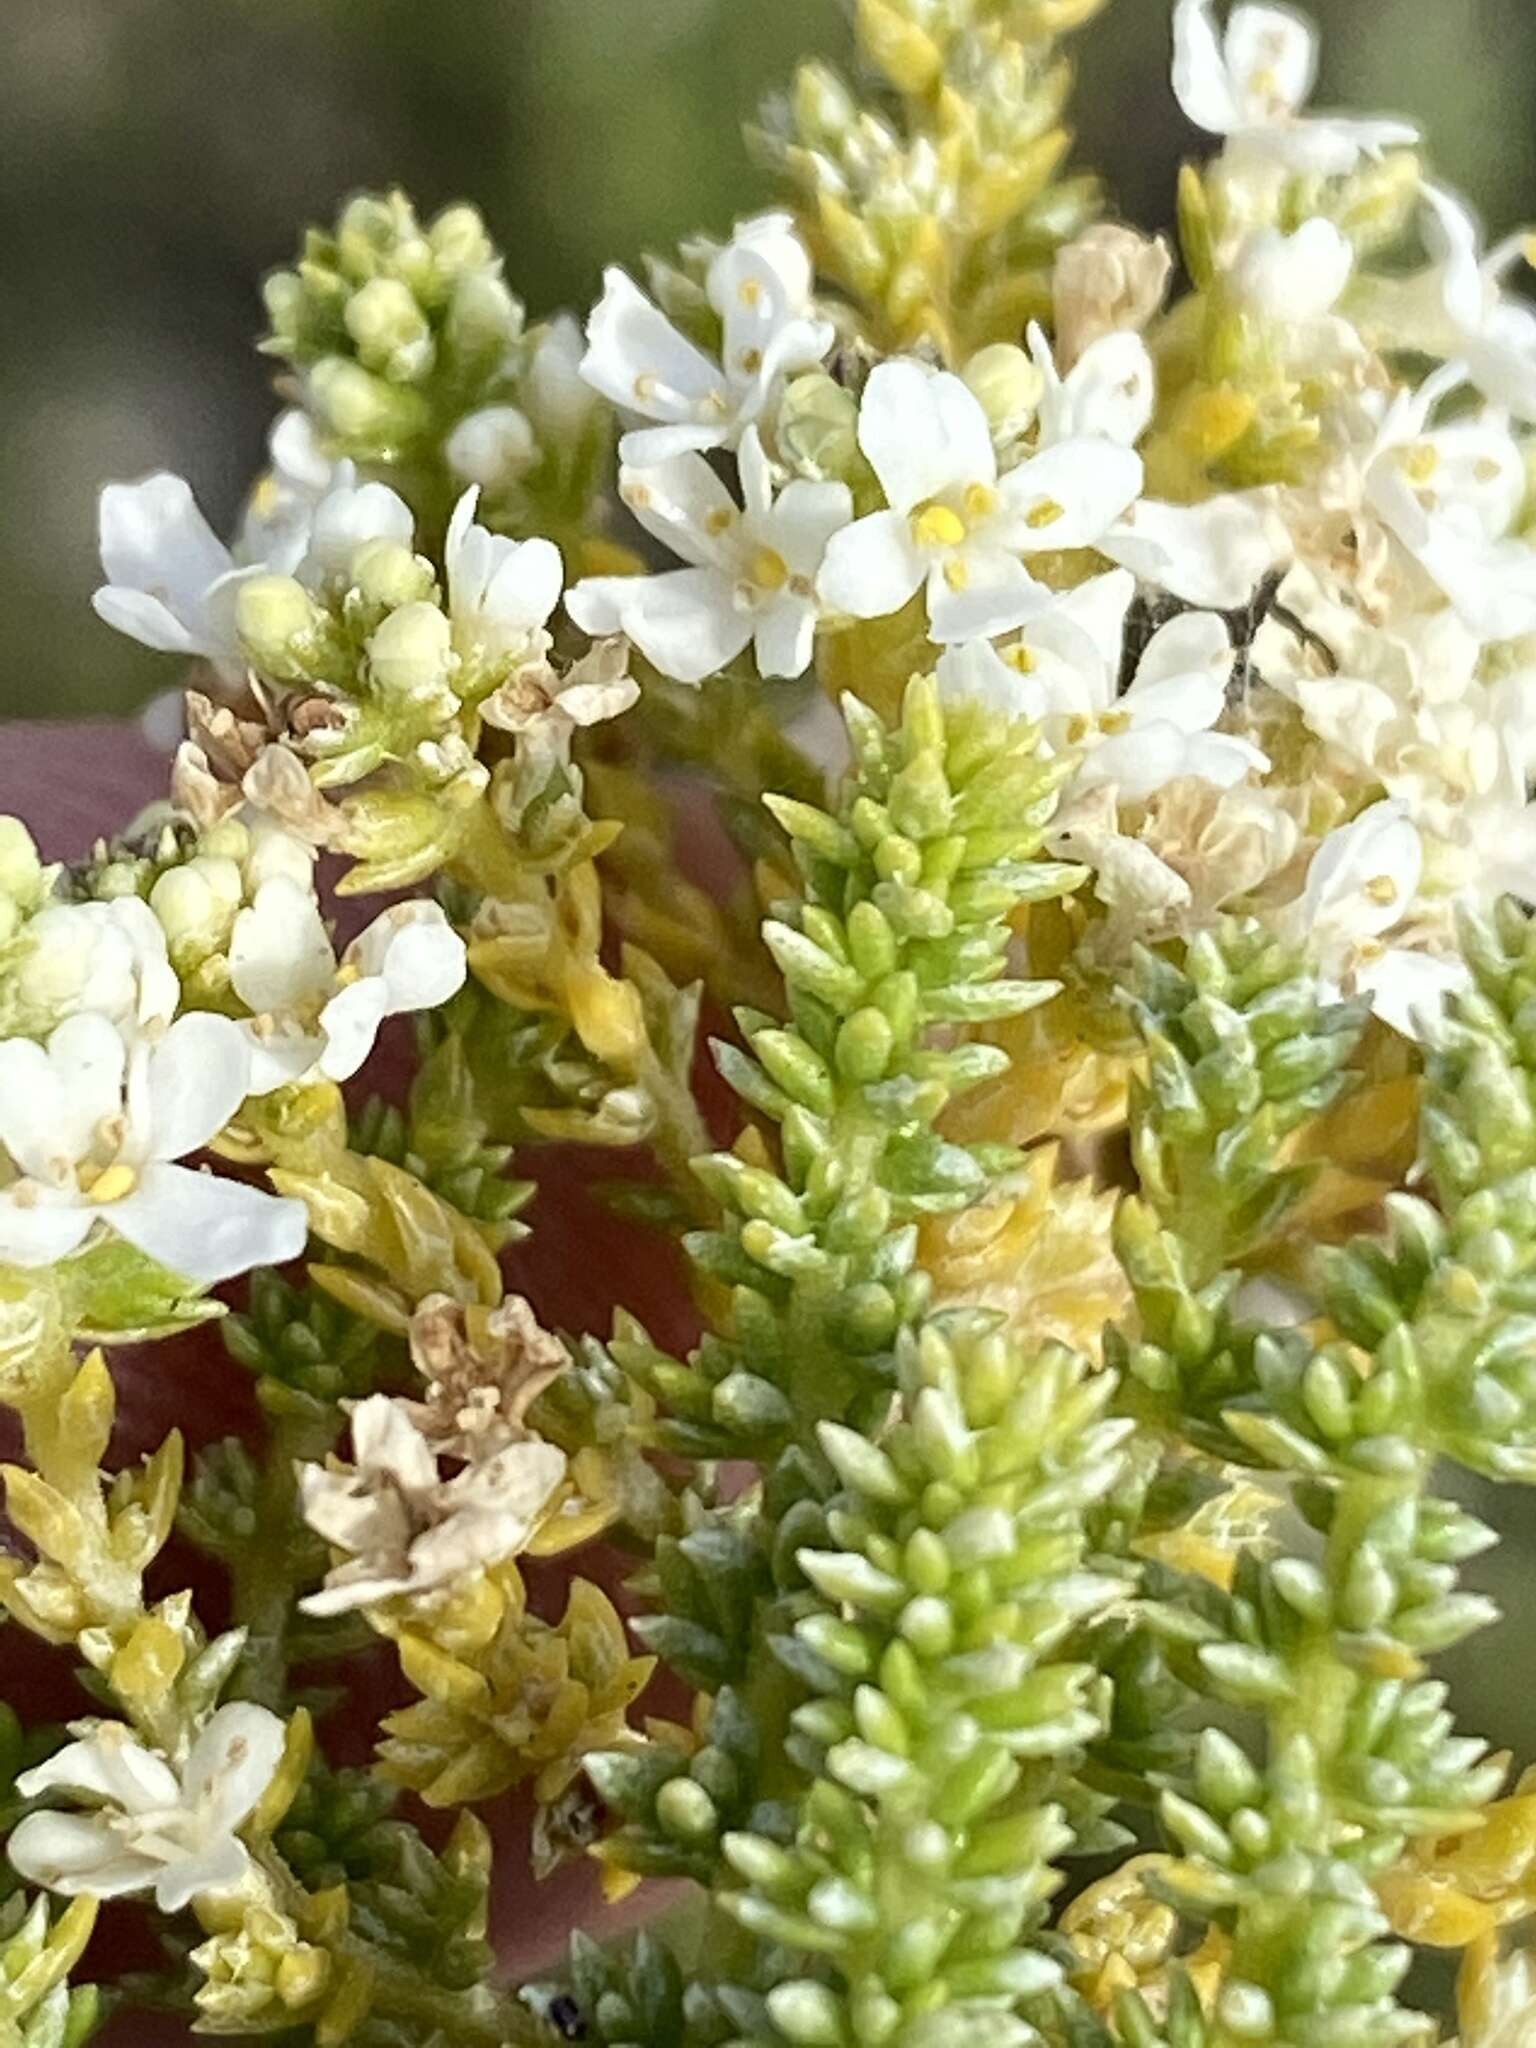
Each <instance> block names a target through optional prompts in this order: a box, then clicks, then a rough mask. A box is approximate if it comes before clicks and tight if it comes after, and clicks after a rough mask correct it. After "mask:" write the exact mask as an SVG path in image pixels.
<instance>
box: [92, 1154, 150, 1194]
mask: <svg viewBox="0 0 1536 2048" xmlns="http://www.w3.org/2000/svg"><path fill="white" fill-rule="evenodd" d="M138 1179H139V1177H138V1175H137V1174H136V1173H135V1172H134V1170H133V1168H132V1167H131V1166H127V1165H125V1164H124V1163H123V1161H122V1160H121V1159H119V1160H117V1161H116V1162H115V1163H114V1164H113V1165H111V1166H108V1167H104V1168H103V1169H102V1171H101V1172H100V1173H98V1174H97V1176H96V1178H95V1179H94V1180H93V1181H92V1182H91V1184H90V1186H89V1187H88V1188H86V1190H85V1199H86V1200H87V1201H88V1202H96V1203H101V1202H120V1201H121V1200H122V1199H123V1196H124V1195H131V1194H132V1193H133V1191H134V1189H135V1187H137V1185H138Z"/></svg>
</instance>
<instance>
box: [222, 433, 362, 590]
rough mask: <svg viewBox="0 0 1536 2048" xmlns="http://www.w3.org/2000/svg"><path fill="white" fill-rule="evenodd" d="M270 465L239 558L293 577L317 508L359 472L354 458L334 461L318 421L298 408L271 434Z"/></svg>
mask: <svg viewBox="0 0 1536 2048" xmlns="http://www.w3.org/2000/svg"><path fill="white" fill-rule="evenodd" d="M267 454H268V456H269V458H270V463H271V466H270V468H269V469H268V471H267V474H266V475H265V476H264V477H262V479H261V480H260V482H259V483H258V484H257V485H256V488H255V489H254V490H253V491H252V493H251V496H250V501H249V503H248V504H247V505H246V508H245V516H244V518H243V519H242V520H241V522H240V532H239V536H238V538H237V539H236V541H235V545H234V550H233V552H234V557H235V560H236V561H237V562H259V563H260V564H261V565H262V567H263V568H265V569H269V570H271V571H272V572H273V573H274V574H277V575H288V574H290V573H291V572H292V571H293V570H294V569H296V568H297V567H298V565H299V563H300V562H301V561H303V559H304V551H305V549H306V548H307V547H308V545H309V529H310V523H311V521H312V520H313V518H314V512H315V507H316V506H317V505H318V504H319V503H320V501H321V499H322V498H324V497H325V496H326V495H327V493H328V492H329V491H331V490H332V489H333V488H334V487H335V486H336V485H337V484H338V483H341V482H343V481H345V482H351V481H352V480H353V479H354V478H355V475H356V472H355V471H354V469H353V467H352V465H351V463H350V462H333V461H332V460H331V458H330V457H329V456H328V455H327V454H326V453H325V450H324V449H323V448H322V447H321V445H320V441H319V438H318V436H317V435H316V433H315V428H314V422H313V421H312V420H311V419H310V417H309V414H308V413H307V412H301V411H300V410H299V409H298V408H297V407H293V408H290V409H289V411H287V412H284V413H279V415H278V417H277V419H276V421H275V422H274V423H273V426H272V431H271V433H270V434H268V436H267Z"/></svg>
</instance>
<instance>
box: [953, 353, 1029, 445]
mask: <svg viewBox="0 0 1536 2048" xmlns="http://www.w3.org/2000/svg"><path fill="white" fill-rule="evenodd" d="M960 374H961V376H962V377H963V378H964V380H965V382H966V384H967V385H968V386H969V388H970V390H971V391H972V392H973V393H974V395H975V397H976V399H977V400H978V402H979V403H980V405H981V409H982V411H983V412H984V413H985V414H986V416H987V423H988V425H989V426H990V427H991V429H992V435H993V438H994V440H998V441H1011V440H1013V439H1015V438H1016V437H1017V436H1018V435H1019V434H1022V433H1023V431H1024V429H1025V428H1026V427H1027V426H1028V425H1029V423H1030V421H1031V420H1032V419H1033V418H1034V416H1035V407H1036V406H1037V405H1038V404H1039V403H1040V394H1041V392H1042V391H1043V390H1044V389H1045V380H1044V378H1043V377H1042V376H1041V374H1040V372H1039V371H1038V370H1037V369H1036V368H1035V366H1034V364H1033V363H1032V362H1031V361H1030V359H1029V357H1028V356H1027V355H1026V354H1025V353H1024V351H1023V349H1021V348H1018V347H1016V346H1015V344H1014V343H1013V342H1011V341H995V342H993V343H992V345H991V346H990V347H989V348H984V349H979V350H978V351H977V352H976V354H975V355H973V356H972V357H971V359H970V361H969V362H968V363H967V364H966V366H965V368H964V369H963V370H962V371H961V372H960Z"/></svg>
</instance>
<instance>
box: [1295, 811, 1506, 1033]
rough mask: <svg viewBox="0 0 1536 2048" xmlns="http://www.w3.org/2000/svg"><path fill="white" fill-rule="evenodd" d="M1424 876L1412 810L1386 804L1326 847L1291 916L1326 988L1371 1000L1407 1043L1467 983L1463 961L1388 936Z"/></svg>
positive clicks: (1366, 813)
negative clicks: (1426, 1018) (1392, 940)
mask: <svg viewBox="0 0 1536 2048" xmlns="http://www.w3.org/2000/svg"><path fill="white" fill-rule="evenodd" d="M1423 872H1424V847H1423V842H1422V840H1421V839H1420V837H1419V833H1418V830H1417V828H1416V826H1415V825H1414V823H1413V820H1412V819H1411V818H1410V817H1409V816H1408V812H1407V806H1406V805H1404V804H1402V803H1399V802H1397V801H1395V800H1394V799H1391V798H1386V799H1383V800H1382V801H1381V802H1380V803H1374V804H1371V805H1370V806H1369V808H1368V809H1366V810H1363V811H1362V812H1361V813H1360V815H1359V816H1358V817H1357V818H1353V819H1351V820H1350V822H1349V823H1348V824H1347V825H1340V826H1339V827H1338V828H1337V829H1336V830H1335V831H1332V832H1330V833H1329V834H1328V836H1327V838H1326V839H1324V840H1323V842H1322V844H1321V845H1320V846H1319V847H1318V849H1317V851H1316V853H1314V854H1313V856H1312V863H1311V866H1310V867H1309V868H1308V869H1307V880H1306V885H1305V887H1304V889H1303V891H1302V894H1301V898H1300V900H1299V902H1298V904H1297V905H1296V908H1295V911H1294V913H1293V921H1294V923H1295V926H1296V930H1297V933H1298V935H1299V936H1303V937H1304V938H1305V939H1306V941H1307V944H1308V946H1309V947H1310V948H1311V949H1312V950H1313V952H1314V954H1315V957H1316V959H1317V961H1318V964H1319V968H1320V970H1321V974H1322V978H1323V984H1324V986H1325V988H1328V989H1330V990H1331V991H1332V992H1334V993H1341V992H1342V993H1344V994H1350V995H1369V997H1370V999H1371V1008H1372V1009H1373V1010H1374V1011H1375V1013H1376V1015H1377V1016H1378V1017H1381V1018H1382V1019H1383V1020H1384V1021H1385V1022H1386V1023H1388V1024H1390V1025H1391V1026H1392V1028H1393V1029H1394V1030H1395V1031H1400V1032H1401V1033H1402V1034H1403V1036H1404V1037H1405V1038H1417V1037H1418V1036H1419V1027H1420V1023H1421V1020H1422V1018H1423V1017H1424V1015H1425V1014H1426V1013H1433V1012H1434V1011H1435V1010H1438V1008H1439V1006H1440V1004H1441V1003H1442V1002H1443V1001H1444V999H1445V996H1446V994H1447V993H1448V992H1449V991H1451V990H1453V989H1457V988H1461V987H1464V986H1465V985H1466V981H1467V971H1466V968H1465V967H1464V966H1463V965H1462V964H1461V962H1460V961H1449V960H1441V959H1437V958H1435V956H1434V955H1432V954H1429V953H1425V952H1420V951H1415V950H1413V949H1411V948H1409V947H1407V946H1401V945H1398V946H1394V945H1392V944H1391V943H1390V942H1389V941H1388V939H1387V937H1386V934H1388V933H1390V932H1392V931H1394V930H1395V929H1396V928H1397V927H1398V926H1400V925H1402V923H1403V922H1404V920H1405V919H1406V918H1407V917H1408V915H1409V913H1410V912H1411V911H1412V910H1413V908H1414V903H1415V899H1416V897H1417V895H1418V892H1419V882H1420V879H1421V877H1422V875H1423Z"/></svg>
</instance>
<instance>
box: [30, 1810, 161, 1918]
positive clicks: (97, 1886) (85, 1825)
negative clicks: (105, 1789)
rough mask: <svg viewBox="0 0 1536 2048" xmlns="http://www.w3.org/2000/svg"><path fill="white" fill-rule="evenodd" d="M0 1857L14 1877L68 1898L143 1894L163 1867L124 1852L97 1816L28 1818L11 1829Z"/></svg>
mask: <svg viewBox="0 0 1536 2048" xmlns="http://www.w3.org/2000/svg"><path fill="white" fill-rule="evenodd" d="M5 1853H6V1856H7V1858H8V1859H9V1861H10V1864H11V1867H12V1869H13V1870H14V1871H15V1872H16V1874H17V1876H18V1877H21V1878H24V1879H25V1880H26V1881H27V1883H28V1884H40V1885H43V1886H45V1887H46V1888H47V1889H48V1890H49V1891H51V1892H62V1893H63V1894H64V1895H65V1896H66V1897H68V1898H74V1897H79V1896H81V1895H84V1896H85V1897H86V1898H92V1899H116V1898H122V1897H125V1896H126V1895H127V1894H128V1893H130V1892H142V1891H148V1889H149V1887H150V1886H151V1885H152V1884H153V1883H154V1882H155V1879H156V1878H157V1877H158V1876H159V1874H160V1871H161V1870H162V1869H163V1867H164V1866H163V1865H162V1864H161V1863H160V1861H159V1859H158V1858H156V1857H151V1856H138V1855H135V1854H134V1853H133V1852H132V1851H131V1850H125V1849H124V1848H123V1845H122V1838H121V1837H120V1836H119V1835H118V1834H117V1833H115V1831H114V1830H113V1829H112V1827H111V1825H110V1824H109V1822H108V1820H107V1818H106V1816H105V1815H104V1814H96V1813H29V1814H28V1815H26V1817H25V1818H24V1819H22V1820H20V1821H18V1822H17V1824H16V1826H15V1827H14V1828H13V1829H12V1830H11V1833H10V1837H9V1839H8V1840H7V1842H6V1845H5Z"/></svg>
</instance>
